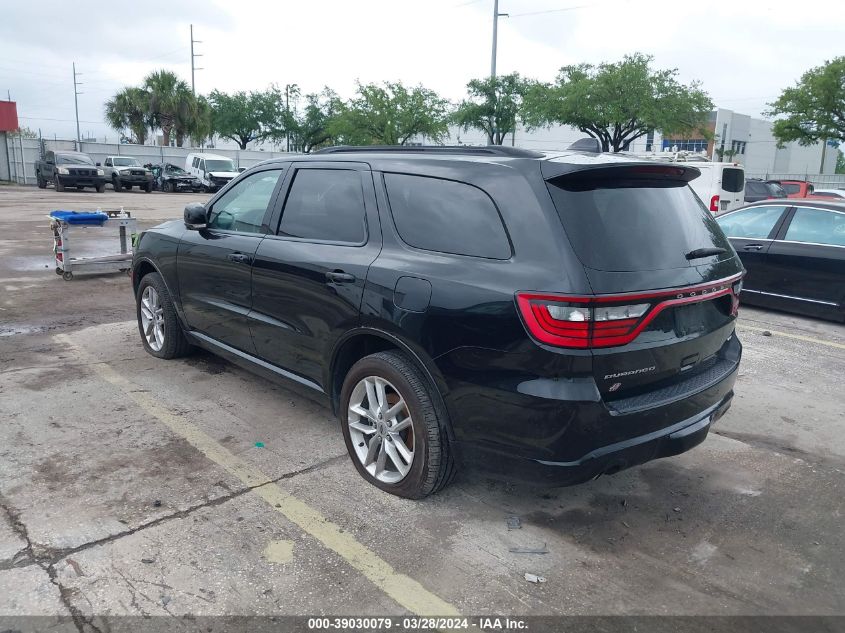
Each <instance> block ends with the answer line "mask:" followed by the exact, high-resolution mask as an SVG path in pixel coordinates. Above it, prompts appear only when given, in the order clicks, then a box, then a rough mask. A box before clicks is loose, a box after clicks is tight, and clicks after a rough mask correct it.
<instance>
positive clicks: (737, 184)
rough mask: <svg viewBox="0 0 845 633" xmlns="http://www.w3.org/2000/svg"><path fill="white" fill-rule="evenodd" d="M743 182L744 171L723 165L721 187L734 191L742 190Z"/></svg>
mask: <svg viewBox="0 0 845 633" xmlns="http://www.w3.org/2000/svg"><path fill="white" fill-rule="evenodd" d="M744 184H745V172H744V171H742V170H741V169H735V168H733V167H725V168H724V169H723V170H722V189H724V190H725V191H730V192H731V193H736V192H737V191H742V186H743V185H744Z"/></svg>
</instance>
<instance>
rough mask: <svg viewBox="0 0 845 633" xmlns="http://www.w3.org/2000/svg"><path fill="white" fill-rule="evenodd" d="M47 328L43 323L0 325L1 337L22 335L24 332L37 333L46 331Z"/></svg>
mask: <svg viewBox="0 0 845 633" xmlns="http://www.w3.org/2000/svg"><path fill="white" fill-rule="evenodd" d="M46 329H47V328H46V327H44V326H41V325H15V324H11V325H10V324H5V325H0V337H5V336H20V335H24V334H37V333H39V332H44V331H45V330H46Z"/></svg>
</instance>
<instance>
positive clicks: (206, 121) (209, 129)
mask: <svg viewBox="0 0 845 633" xmlns="http://www.w3.org/2000/svg"><path fill="white" fill-rule="evenodd" d="M187 133H188V134H189V135H190V136H191V142H192V143H193V145H194V147H199V146H201V145H202V144H203V143H204V142H205V141H206V139H208V138H209V137H210V136H211V135H212V134H213V133H214V126H213V125H212V123H211V104H210V103H209V102H208V99H206V98H205V97H203V96H202V95H200V96H198V97H197V98H196V110H195V112H194V118H193V119H192V120H191V121H190V123H189V125H188V127H187Z"/></svg>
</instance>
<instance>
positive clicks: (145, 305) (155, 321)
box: [141, 286, 164, 352]
mask: <svg viewBox="0 0 845 633" xmlns="http://www.w3.org/2000/svg"><path fill="white" fill-rule="evenodd" d="M141 329H142V330H143V332H144V338H145V339H146V341H147V345H149V346H150V349H152V350H153V351H154V352H158V351H161V348H162V347H164V307H163V306H162V305H161V299H160V298H159V296H158V292H157V291H156V289H155V288H153V287H152V286H147V287H146V288H144V292H143V293H141Z"/></svg>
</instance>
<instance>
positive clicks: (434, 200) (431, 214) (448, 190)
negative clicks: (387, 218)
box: [384, 174, 511, 259]
mask: <svg viewBox="0 0 845 633" xmlns="http://www.w3.org/2000/svg"><path fill="white" fill-rule="evenodd" d="M384 182H385V185H386V187H387V197H388V200H389V202H390V210H391V212H392V214H393V221H394V223H395V225H396V230H397V231H398V233H399V237H400V238H402V241H403V242H405V243H406V244H408V245H409V246H413V247H415V248H421V249H424V250H427V251H436V252H439V253H451V254H455V255H469V256H471V257H484V258H488V259H509V258H510V256H511V246H510V241H509V240H508V236H507V233H506V232H505V227H504V225H503V224H502V218H501V217H500V216H499V211H498V210H497V209H496V205H495V204H493V200H492V199H491V198H490V196H489V195H487V194H486V193H485V192H484V191H482V190H481V189H479V188H478V187H474V186H473V185H469V184H467V183H463V182H456V181H454V180H442V179H440V178H430V177H425V176H411V175H407V174H384Z"/></svg>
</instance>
